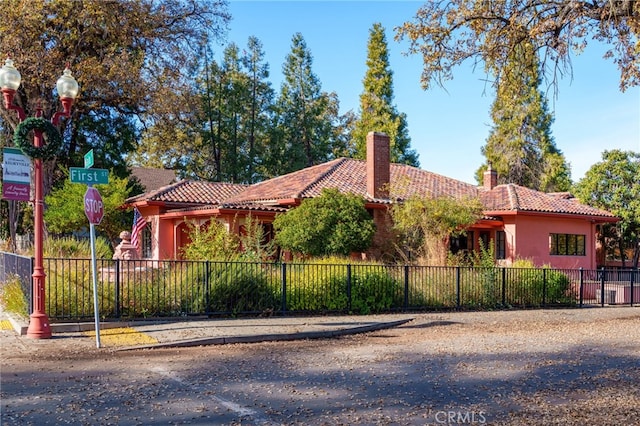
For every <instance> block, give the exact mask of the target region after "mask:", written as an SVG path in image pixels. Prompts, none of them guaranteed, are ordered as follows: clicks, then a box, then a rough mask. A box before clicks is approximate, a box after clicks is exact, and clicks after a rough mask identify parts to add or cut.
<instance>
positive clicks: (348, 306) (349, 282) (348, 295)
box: [347, 264, 351, 312]
mask: <svg viewBox="0 0 640 426" xmlns="http://www.w3.org/2000/svg"><path fill="white" fill-rule="evenodd" d="M347 311H348V312H351V264H349V265H347Z"/></svg>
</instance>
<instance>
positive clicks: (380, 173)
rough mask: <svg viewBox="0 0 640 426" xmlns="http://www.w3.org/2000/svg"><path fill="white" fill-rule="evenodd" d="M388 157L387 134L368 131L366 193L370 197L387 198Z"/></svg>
mask: <svg viewBox="0 0 640 426" xmlns="http://www.w3.org/2000/svg"><path fill="white" fill-rule="evenodd" d="M390 157H391V148H390V146H389V136H387V135H386V134H384V133H379V132H369V133H368V134H367V194H368V195H369V196H370V197H372V198H389V184H390V182H391V160H390Z"/></svg>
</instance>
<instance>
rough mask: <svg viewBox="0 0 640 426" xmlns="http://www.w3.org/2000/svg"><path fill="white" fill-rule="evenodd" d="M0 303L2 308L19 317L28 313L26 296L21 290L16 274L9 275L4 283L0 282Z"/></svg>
mask: <svg viewBox="0 0 640 426" xmlns="http://www.w3.org/2000/svg"><path fill="white" fill-rule="evenodd" d="M0 304H1V305H2V309H4V310H5V311H6V312H10V313H13V314H16V315H19V316H21V317H26V316H28V315H29V304H28V301H27V297H26V296H25V294H24V292H23V291H22V285H21V284H20V279H19V278H18V277H17V276H14V277H11V278H10V279H9V280H7V281H6V282H4V283H0Z"/></svg>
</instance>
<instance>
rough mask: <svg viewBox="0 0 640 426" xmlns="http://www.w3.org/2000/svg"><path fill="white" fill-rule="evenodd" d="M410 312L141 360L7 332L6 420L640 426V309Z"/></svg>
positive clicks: (1, 340) (69, 340)
mask: <svg viewBox="0 0 640 426" xmlns="http://www.w3.org/2000/svg"><path fill="white" fill-rule="evenodd" d="M407 316H409V317H411V318H413V320H412V321H411V322H409V323H407V324H405V325H403V326H401V327H398V328H393V329H388V330H382V331H377V332H373V333H368V334H363V335H356V336H350V337H343V338H339V339H328V340H310V341H293V342H269V343H258V344H236V345H225V346H215V347H214V346H209V347H194V348H182V349H159V350H138V351H129V352H113V351H105V350H96V349H95V348H94V347H93V346H92V345H93V341H92V340H91V339H89V338H79V337H77V336H65V337H59V338H54V339H51V340H46V341H37V340H25V339H24V338H19V337H17V336H16V335H15V334H14V333H12V332H7V331H0V344H1V352H0V354H1V357H2V360H1V367H2V370H1V382H0V397H1V398H2V417H1V423H2V424H3V425H29V424H34V425H43V424H121V425H125V424H140V425H143V424H144V425H147V424H203V425H204V424H212V425H214V424H229V425H239V424H243V425H254V424H255V425H258V424H260V425H302V424H305V425H354V424H362V425H365V424H366V425H370V424H385V425H386V424H389V425H391V424H393V425H414V424H415V425H425V424H431V425H438V424H495V425H555V424H557V425H587V424H591V425H640V308H638V307H633V308H632V307H605V308H588V309H572V310H564V309H563V310H531V311H499V312H456V313H424V314H408V315H407ZM396 317H400V316H394V317H393V318H396ZM405 317H406V316H405Z"/></svg>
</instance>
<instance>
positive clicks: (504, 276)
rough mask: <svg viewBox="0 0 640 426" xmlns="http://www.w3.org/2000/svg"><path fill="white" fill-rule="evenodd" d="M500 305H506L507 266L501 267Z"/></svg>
mask: <svg viewBox="0 0 640 426" xmlns="http://www.w3.org/2000/svg"><path fill="white" fill-rule="evenodd" d="M502 306H503V307H505V306H507V268H505V267H504V266H503V267H502Z"/></svg>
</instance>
